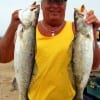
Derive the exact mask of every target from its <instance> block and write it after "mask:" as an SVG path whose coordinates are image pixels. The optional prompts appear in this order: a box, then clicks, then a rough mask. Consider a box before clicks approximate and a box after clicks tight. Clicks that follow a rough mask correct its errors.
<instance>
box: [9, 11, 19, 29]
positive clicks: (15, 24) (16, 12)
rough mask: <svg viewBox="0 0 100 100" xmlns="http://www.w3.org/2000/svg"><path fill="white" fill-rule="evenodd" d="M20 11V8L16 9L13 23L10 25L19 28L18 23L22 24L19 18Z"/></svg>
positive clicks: (12, 19) (13, 14)
mask: <svg viewBox="0 0 100 100" xmlns="http://www.w3.org/2000/svg"><path fill="white" fill-rule="evenodd" d="M18 12H19V10H16V11H14V12H13V13H12V18H11V23H10V26H12V27H13V28H15V29H17V27H18V25H19V24H20V20H19V18H18Z"/></svg>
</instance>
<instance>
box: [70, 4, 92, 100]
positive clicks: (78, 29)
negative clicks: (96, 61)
mask: <svg viewBox="0 0 100 100" xmlns="http://www.w3.org/2000/svg"><path fill="white" fill-rule="evenodd" d="M85 17H86V9H85V7H84V5H82V7H81V9H80V10H78V9H74V23H75V38H74V41H73V58H72V59H73V66H72V67H73V73H74V76H75V87H76V96H75V98H74V100H83V91H84V88H85V86H86V84H87V82H88V79H89V75H90V72H91V69H92V64H93V41H94V39H93V26H92V25H89V24H86V23H85Z"/></svg>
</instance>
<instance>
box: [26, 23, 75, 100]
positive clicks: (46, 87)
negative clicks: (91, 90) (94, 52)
mask: <svg viewBox="0 0 100 100" xmlns="http://www.w3.org/2000/svg"><path fill="white" fill-rule="evenodd" d="M73 38H74V34H73V31H72V22H66V24H65V26H64V28H63V29H62V31H61V32H60V33H59V34H57V35H56V36H53V37H47V36H44V35H42V34H41V33H40V32H39V30H38V28H37V29H36V44H37V52H36V57H35V59H36V69H35V75H34V77H33V80H32V83H31V85H30V88H29V92H28V96H29V100H72V99H73V97H74V95H75V91H74V89H73V87H72V83H71V80H70V75H69V67H71V66H70V63H71V54H72V52H71V51H72V50H71V43H72V40H73Z"/></svg>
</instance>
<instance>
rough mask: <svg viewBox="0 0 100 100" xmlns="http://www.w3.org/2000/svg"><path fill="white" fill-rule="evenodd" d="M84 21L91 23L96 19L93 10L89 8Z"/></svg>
mask: <svg viewBox="0 0 100 100" xmlns="http://www.w3.org/2000/svg"><path fill="white" fill-rule="evenodd" d="M85 21H86V23H87V24H92V23H94V22H96V21H97V17H96V16H95V15H94V11H93V10H90V11H89V12H88V13H87V16H86V20H85Z"/></svg>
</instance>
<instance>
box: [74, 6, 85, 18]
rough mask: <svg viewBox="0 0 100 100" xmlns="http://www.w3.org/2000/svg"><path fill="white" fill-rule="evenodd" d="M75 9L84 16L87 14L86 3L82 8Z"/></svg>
mask: <svg viewBox="0 0 100 100" xmlns="http://www.w3.org/2000/svg"><path fill="white" fill-rule="evenodd" d="M74 11H75V12H77V13H78V14H79V15H81V16H84V15H85V14H86V8H85V6H84V5H82V6H81V8H80V9H77V8H74Z"/></svg>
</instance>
